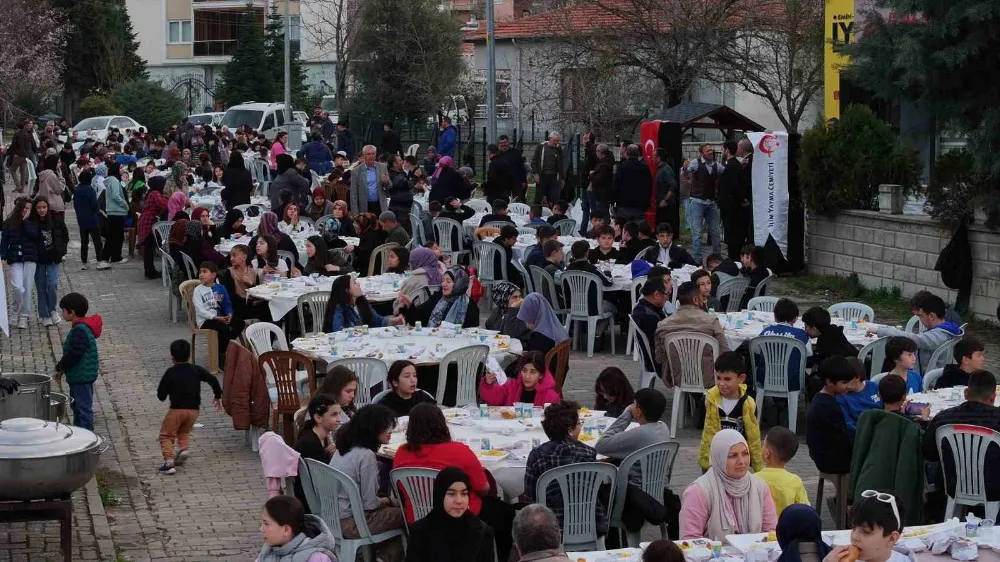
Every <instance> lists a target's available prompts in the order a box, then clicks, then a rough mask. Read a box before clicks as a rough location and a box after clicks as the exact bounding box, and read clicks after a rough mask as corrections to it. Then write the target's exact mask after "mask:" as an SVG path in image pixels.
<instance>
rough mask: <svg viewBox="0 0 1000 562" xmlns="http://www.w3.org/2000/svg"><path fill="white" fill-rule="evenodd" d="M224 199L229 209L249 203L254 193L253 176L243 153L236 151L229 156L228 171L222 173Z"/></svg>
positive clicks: (222, 194)
mask: <svg viewBox="0 0 1000 562" xmlns="http://www.w3.org/2000/svg"><path fill="white" fill-rule="evenodd" d="M222 185H223V186H225V189H223V190H222V193H221V196H222V201H223V202H224V203H225V204H226V208H227V209H232V208H233V207H235V206H237V205H249V204H250V194H251V193H253V176H252V175H251V174H250V170H248V169H247V168H246V164H245V163H244V162H243V154H241V153H240V151H238V150H237V151H234V152H233V154H232V155H231V156H230V157H229V164H228V165H227V166H226V171H225V172H223V173H222Z"/></svg>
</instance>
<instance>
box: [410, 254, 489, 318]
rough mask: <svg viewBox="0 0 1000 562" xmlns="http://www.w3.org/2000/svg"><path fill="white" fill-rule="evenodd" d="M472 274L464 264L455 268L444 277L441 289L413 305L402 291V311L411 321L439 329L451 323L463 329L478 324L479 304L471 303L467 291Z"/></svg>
mask: <svg viewBox="0 0 1000 562" xmlns="http://www.w3.org/2000/svg"><path fill="white" fill-rule="evenodd" d="M468 290H469V274H468V273H466V272H465V268H463V267H459V266H456V267H452V268H451V269H449V270H448V271H446V272H445V273H444V276H443V277H442V279H441V290H440V291H438V292H436V293H434V294H433V295H431V298H429V299H427V301H426V302H424V303H422V304H420V305H417V306H413V304H412V303H413V301H412V300H411V299H410V297H409V296H407V295H404V294H400V295H399V302H400V312H401V313H402V314H403V315H404V316H405V317H406V321H407V323H408V324H415V323H416V322H422V323H423V324H424V325H425V326H429V327H431V328H436V327H438V326H440V325H441V323H442V322H448V323H451V324H454V325H456V326H458V325H461V326H462V327H463V328H475V327H478V326H479V307H478V306H476V305H475V303H472V302H471V300H470V299H469V295H468V294H467V292H468Z"/></svg>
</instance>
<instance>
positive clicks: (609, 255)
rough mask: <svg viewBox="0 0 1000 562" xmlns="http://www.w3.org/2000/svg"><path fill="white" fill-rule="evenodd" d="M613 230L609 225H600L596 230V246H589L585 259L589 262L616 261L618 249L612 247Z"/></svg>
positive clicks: (613, 242) (613, 239) (613, 241)
mask: <svg viewBox="0 0 1000 562" xmlns="http://www.w3.org/2000/svg"><path fill="white" fill-rule="evenodd" d="M614 244H615V231H614V230H612V229H611V227H610V226H602V227H601V229H600V230H599V231H598V232H597V247H596V248H591V249H590V253H589V254H588V255H587V259H588V260H589V261H590V263H597V262H599V261H612V262H616V261H618V250H616V249H615V247H614Z"/></svg>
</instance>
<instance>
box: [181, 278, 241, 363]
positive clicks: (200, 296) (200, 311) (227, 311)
mask: <svg viewBox="0 0 1000 562" xmlns="http://www.w3.org/2000/svg"><path fill="white" fill-rule="evenodd" d="M218 271H219V268H218V266H217V265H215V262H210V261H206V262H205V263H203V264H201V267H200V268H199V269H198V281H200V282H201V285H198V286H197V287H195V289H194V296H193V300H194V319H195V323H196V324H197V325H198V327H199V328H201V329H203V330H215V331H216V333H218V334H219V365H220V367H224V366H225V364H226V348H228V347H229V342H230V341H231V340H234V339H236V338H238V337H240V334H241V333H242V332H243V327H244V325H245V323H244V322H243V320H241V319H239V318H234V317H233V303H232V302H231V301H230V300H229V293H228V292H227V291H226V288H225V287H223V286H222V285H221V284H219V283H217V282H216V275H217V273H218Z"/></svg>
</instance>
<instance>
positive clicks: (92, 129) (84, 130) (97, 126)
mask: <svg viewBox="0 0 1000 562" xmlns="http://www.w3.org/2000/svg"><path fill="white" fill-rule="evenodd" d="M139 127H142V125H140V124H139V123H138V122H137V121H136V120H135V119H132V118H131V117H126V116H124V115H102V116H100V117H88V118H86V119H84V120H82V121H80V122H79V123H77V124H76V125H74V126H73V128H71V129H70V130H69V132H70V135H72V134H73V133H78V135H77V139H78V140H79V141H80V142H82V141H84V140H86V139H97V140H99V141H101V142H105V141H107V140H108V133H109V132H110V131H111V129H112V128H114V129H118V130H119V131H122V132H124V131H125V129H132V130H133V131H135V130H137V129H138V128H139Z"/></svg>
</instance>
